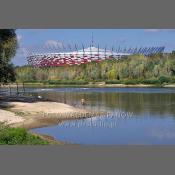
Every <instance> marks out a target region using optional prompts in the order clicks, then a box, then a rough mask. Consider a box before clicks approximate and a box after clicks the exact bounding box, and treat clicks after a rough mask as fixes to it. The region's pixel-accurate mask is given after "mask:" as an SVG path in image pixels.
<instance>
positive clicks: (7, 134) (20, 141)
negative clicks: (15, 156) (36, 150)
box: [0, 124, 48, 145]
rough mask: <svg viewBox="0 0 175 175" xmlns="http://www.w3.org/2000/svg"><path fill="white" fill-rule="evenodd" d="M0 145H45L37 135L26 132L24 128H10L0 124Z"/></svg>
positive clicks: (45, 142)
mask: <svg viewBox="0 0 175 175" xmlns="http://www.w3.org/2000/svg"><path fill="white" fill-rule="evenodd" d="M0 126H1V127H0V145H47V144H48V142H47V141H44V140H42V139H41V138H40V137H39V136H35V135H33V134H31V133H28V132H27V130H26V129H24V128H10V127H8V126H6V125H4V124H0Z"/></svg>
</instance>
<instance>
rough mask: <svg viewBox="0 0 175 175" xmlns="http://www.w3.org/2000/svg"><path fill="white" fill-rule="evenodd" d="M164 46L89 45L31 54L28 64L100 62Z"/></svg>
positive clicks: (41, 65)
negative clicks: (108, 48)
mask: <svg viewBox="0 0 175 175" xmlns="http://www.w3.org/2000/svg"><path fill="white" fill-rule="evenodd" d="M163 51H164V47H150V48H140V49H137V48H130V49H127V50H126V49H123V50H121V49H118V50H116V51H115V52H114V51H113V49H111V50H107V49H106V48H105V49H100V48H99V47H98V48H97V47H94V46H92V47H88V48H86V49H84V48H83V49H82V50H76V51H72V52H58V53H56V52H54V53H41V54H31V55H29V56H27V61H28V64H29V65H31V66H34V67H56V66H65V65H80V64H86V63H89V62H92V61H94V62H100V61H102V60H105V59H113V58H115V59H120V58H122V57H123V56H128V55H132V54H143V55H148V54H151V53H162V52H163Z"/></svg>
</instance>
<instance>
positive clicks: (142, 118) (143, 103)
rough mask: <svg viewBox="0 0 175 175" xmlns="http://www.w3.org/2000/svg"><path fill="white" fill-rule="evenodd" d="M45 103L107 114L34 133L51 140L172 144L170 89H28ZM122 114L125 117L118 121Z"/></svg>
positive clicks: (173, 96)
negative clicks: (41, 134) (82, 100)
mask: <svg viewBox="0 0 175 175" xmlns="http://www.w3.org/2000/svg"><path fill="white" fill-rule="evenodd" d="M28 92H30V93H33V95H41V96H42V97H44V98H47V99H49V100H53V101H58V102H63V103H67V104H70V105H73V106H77V107H82V105H81V99H82V98H83V99H86V101H87V105H86V106H85V108H87V109H91V110H95V111H97V110H99V111H106V112H109V115H108V116H107V115H104V116H101V117H95V118H89V119H81V120H72V121H65V122H64V123H62V124H61V125H57V126H51V127H45V128H38V129H34V131H35V132H39V133H43V134H48V135H51V136H53V137H54V138H55V139H58V140H62V141H68V142H73V143H80V144H91V145H96V144H98V145H106V144H108V145H111V144H144V145H145V144H173V145H174V144H175V120H174V117H175V89H173V88H171V89H170V88H87V89H83V88H65V89H64V88H53V89H52V88H49V89H42V90H41V89H28ZM122 113H124V114H127V115H123V116H124V117H121V116H122V115H121V114H122Z"/></svg>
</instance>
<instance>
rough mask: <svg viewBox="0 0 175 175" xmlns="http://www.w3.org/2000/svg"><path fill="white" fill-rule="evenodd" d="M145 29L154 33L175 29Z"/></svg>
mask: <svg viewBox="0 0 175 175" xmlns="http://www.w3.org/2000/svg"><path fill="white" fill-rule="evenodd" d="M144 31H145V32H153V33H156V32H174V31H175V29H145V30H144Z"/></svg>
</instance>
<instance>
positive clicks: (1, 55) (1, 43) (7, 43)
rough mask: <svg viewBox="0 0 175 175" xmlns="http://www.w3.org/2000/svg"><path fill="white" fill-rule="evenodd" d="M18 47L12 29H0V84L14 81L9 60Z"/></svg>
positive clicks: (12, 69)
mask: <svg viewBox="0 0 175 175" xmlns="http://www.w3.org/2000/svg"><path fill="white" fill-rule="evenodd" d="M17 47H18V44H17V37H16V33H15V30H14V29H0V75H1V76H0V84H2V83H8V82H13V81H15V72H14V67H13V64H11V63H10V61H11V58H12V57H14V56H15V54H16V49H17Z"/></svg>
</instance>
